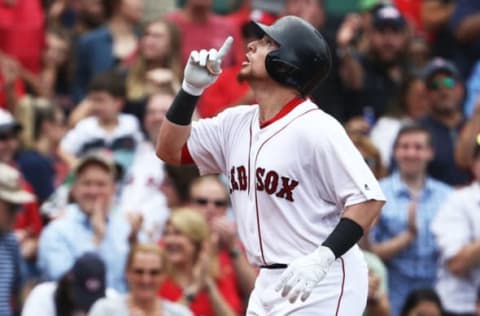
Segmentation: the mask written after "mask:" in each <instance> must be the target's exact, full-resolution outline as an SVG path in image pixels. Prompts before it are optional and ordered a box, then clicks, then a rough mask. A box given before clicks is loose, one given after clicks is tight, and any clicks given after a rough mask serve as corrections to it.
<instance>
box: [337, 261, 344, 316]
mask: <svg viewBox="0 0 480 316" xmlns="http://www.w3.org/2000/svg"><path fill="white" fill-rule="evenodd" d="M339 259H340V261H341V262H342V274H343V275H342V287H341V289H340V296H339V297H338V303H337V311H336V312H335V316H338V311H339V310H340V303H341V301H342V297H343V288H344V286H345V262H344V261H343V258H342V257H340V258H339Z"/></svg>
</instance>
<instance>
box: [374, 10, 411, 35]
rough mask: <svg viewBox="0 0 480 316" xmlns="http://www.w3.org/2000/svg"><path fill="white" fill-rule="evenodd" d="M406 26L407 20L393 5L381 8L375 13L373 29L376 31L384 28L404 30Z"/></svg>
mask: <svg viewBox="0 0 480 316" xmlns="http://www.w3.org/2000/svg"><path fill="white" fill-rule="evenodd" d="M405 26H406V21H405V18H404V17H403V16H402V14H401V13H400V11H399V10H398V9H397V8H395V7H394V6H392V5H385V6H381V7H379V8H378V9H377V10H375V11H374V12H373V27H374V28H376V29H382V28H384V27H392V28H395V29H403V28H404V27H405Z"/></svg>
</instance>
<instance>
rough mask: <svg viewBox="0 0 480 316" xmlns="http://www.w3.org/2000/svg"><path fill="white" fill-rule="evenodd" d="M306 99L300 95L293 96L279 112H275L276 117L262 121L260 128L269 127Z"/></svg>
mask: <svg viewBox="0 0 480 316" xmlns="http://www.w3.org/2000/svg"><path fill="white" fill-rule="evenodd" d="M304 101H305V99H302V98H300V97H295V98H293V99H292V100H290V101H289V102H288V103H287V104H285V105H284V106H283V107H282V109H281V110H280V111H279V112H278V113H277V114H275V116H274V117H272V118H271V119H269V120H266V121H265V122H260V128H264V127H267V126H268V125H270V124H272V123H274V122H276V121H278V120H279V119H281V118H282V117H284V116H285V115H287V114H288V113H290V112H291V111H292V110H293V109H294V108H295V107H296V106H297V105H299V104H300V103H302V102H304Z"/></svg>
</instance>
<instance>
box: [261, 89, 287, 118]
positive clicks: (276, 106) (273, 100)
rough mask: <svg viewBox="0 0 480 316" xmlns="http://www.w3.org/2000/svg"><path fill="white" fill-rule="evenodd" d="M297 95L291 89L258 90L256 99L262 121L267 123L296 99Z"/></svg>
mask: <svg viewBox="0 0 480 316" xmlns="http://www.w3.org/2000/svg"><path fill="white" fill-rule="evenodd" d="M295 96H296V94H295V92H294V91H292V90H290V89H276V90H275V91H272V90H271V89H257V90H256V91H255V99H256V100H257V102H258V105H259V108H260V121H261V122H265V121H268V120H269V119H271V118H272V117H274V116H275V115H276V114H277V113H278V112H280V110H281V109H282V108H283V107H284V106H285V104H287V103H288V102H289V101H291V100H292V99H293V98H295Z"/></svg>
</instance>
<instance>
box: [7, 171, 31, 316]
mask: <svg viewBox="0 0 480 316" xmlns="http://www.w3.org/2000/svg"><path fill="white" fill-rule="evenodd" d="M20 181H21V178H20V174H19V173H18V171H17V170H15V169H14V168H12V167H10V166H8V165H6V164H4V163H0V280H1V282H0V315H2V316H10V315H14V312H15V311H16V312H18V311H19V310H18V307H19V306H18V298H19V294H20V290H21V286H22V273H21V266H22V257H21V255H20V249H19V245H18V242H17V239H16V237H15V235H14V234H13V225H14V223H15V217H16V215H17V212H18V211H19V210H21V205H22V204H24V203H28V202H31V201H33V200H34V199H35V198H34V196H33V194H31V193H29V192H27V191H25V190H24V189H23V188H22V186H21V183H20Z"/></svg>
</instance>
